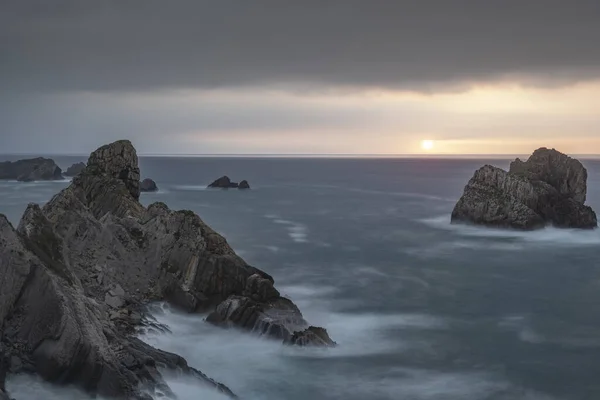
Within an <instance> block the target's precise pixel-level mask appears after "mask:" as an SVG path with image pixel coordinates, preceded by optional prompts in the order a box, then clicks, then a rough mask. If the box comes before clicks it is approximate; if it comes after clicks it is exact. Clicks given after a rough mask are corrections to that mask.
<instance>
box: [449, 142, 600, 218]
mask: <svg viewBox="0 0 600 400" xmlns="http://www.w3.org/2000/svg"><path fill="white" fill-rule="evenodd" d="M586 193H587V171H586V169H585V168H584V167H583V165H582V164H581V163H580V162H579V161H578V160H575V159H573V158H571V157H569V156H567V155H565V154H562V153H560V152H558V151H556V150H554V149H552V150H549V149H546V148H540V149H538V150H536V151H535V152H534V153H533V154H532V155H531V157H529V159H528V160H527V161H525V162H523V161H521V160H519V159H516V160H515V161H514V162H512V163H511V165H510V170H509V171H508V172H507V171H504V170H502V169H500V168H496V167H493V166H491V165H485V166H483V167H482V168H480V169H479V170H477V171H476V172H475V174H474V175H473V177H472V178H471V180H470V181H469V183H468V184H467V186H466V187H465V190H464V194H463V196H462V197H461V198H460V200H459V201H458V203H457V204H456V206H455V208H454V211H453V212H452V222H453V223H459V222H463V223H464V222H467V223H474V224H479V225H487V226H492V227H502V228H517V229H523V230H530V229H539V228H543V227H545V226H547V225H552V226H556V227H560V228H582V229H591V228H595V227H596V226H597V219H596V213H595V212H594V211H593V210H592V209H591V208H590V207H588V206H586V205H585V200H586Z"/></svg>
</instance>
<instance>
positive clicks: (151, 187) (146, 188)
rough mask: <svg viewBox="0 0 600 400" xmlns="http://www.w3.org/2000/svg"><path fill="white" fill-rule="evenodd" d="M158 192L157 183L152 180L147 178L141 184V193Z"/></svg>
mask: <svg viewBox="0 0 600 400" xmlns="http://www.w3.org/2000/svg"><path fill="white" fill-rule="evenodd" d="M156 191H158V186H156V182H154V181H153V180H152V179H149V178H146V179H144V180H143V181H142V183H140V192H156Z"/></svg>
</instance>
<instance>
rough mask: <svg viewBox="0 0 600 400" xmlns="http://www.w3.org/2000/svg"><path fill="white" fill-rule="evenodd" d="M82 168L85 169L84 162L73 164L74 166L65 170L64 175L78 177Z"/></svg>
mask: <svg viewBox="0 0 600 400" xmlns="http://www.w3.org/2000/svg"><path fill="white" fill-rule="evenodd" d="M84 168H85V163H84V162H79V163H75V164H73V165H71V166H70V167H69V168H67V170H66V171H65V173H64V175H65V176H77V175H79V173H80V172H81V171H83V170H84Z"/></svg>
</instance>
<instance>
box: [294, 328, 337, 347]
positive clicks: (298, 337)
mask: <svg viewBox="0 0 600 400" xmlns="http://www.w3.org/2000/svg"><path fill="white" fill-rule="evenodd" d="M284 343H285V344H292V345H296V346H316V347H334V346H336V343H335V342H334V341H333V340H331V338H330V337H329V334H328V333H327V330H326V329H325V328H320V327H316V326H309V327H308V328H306V329H305V330H304V331H297V332H294V334H293V335H292V336H291V337H290V338H289V339H288V340H287V341H285V342H284Z"/></svg>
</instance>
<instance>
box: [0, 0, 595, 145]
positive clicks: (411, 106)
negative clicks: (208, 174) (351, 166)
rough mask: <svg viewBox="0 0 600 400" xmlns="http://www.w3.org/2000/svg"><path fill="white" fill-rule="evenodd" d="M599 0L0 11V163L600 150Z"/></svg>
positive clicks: (136, 3)
mask: <svg viewBox="0 0 600 400" xmlns="http://www.w3.org/2000/svg"><path fill="white" fill-rule="evenodd" d="M599 42H600V2H599V1H597V0H570V1H565V0H526V1H524V0H488V1H483V0H412V1H408V0H360V1H359V0H303V1H282V0H252V1H248V0H169V1H164V0H103V1H97V0H53V1H51V2H49V1H47V0H2V2H1V3H0V153H27V154H32V153H39V154H61V153H63V154H65V153H66V154H71V153H72V154H85V153H89V152H90V151H92V150H93V149H95V148H96V147H98V146H99V145H102V144H104V143H107V142H110V141H112V140H117V139H122V138H126V139H130V140H131V141H132V142H134V145H135V146H136V148H137V149H138V152H139V153H141V154H399V155H403V154H407V155H414V154H527V153H530V152H531V151H532V150H534V149H535V148H538V147H542V146H545V147H555V148H557V149H559V150H561V151H564V152H567V153H570V154H600V51H598V43H599Z"/></svg>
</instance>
